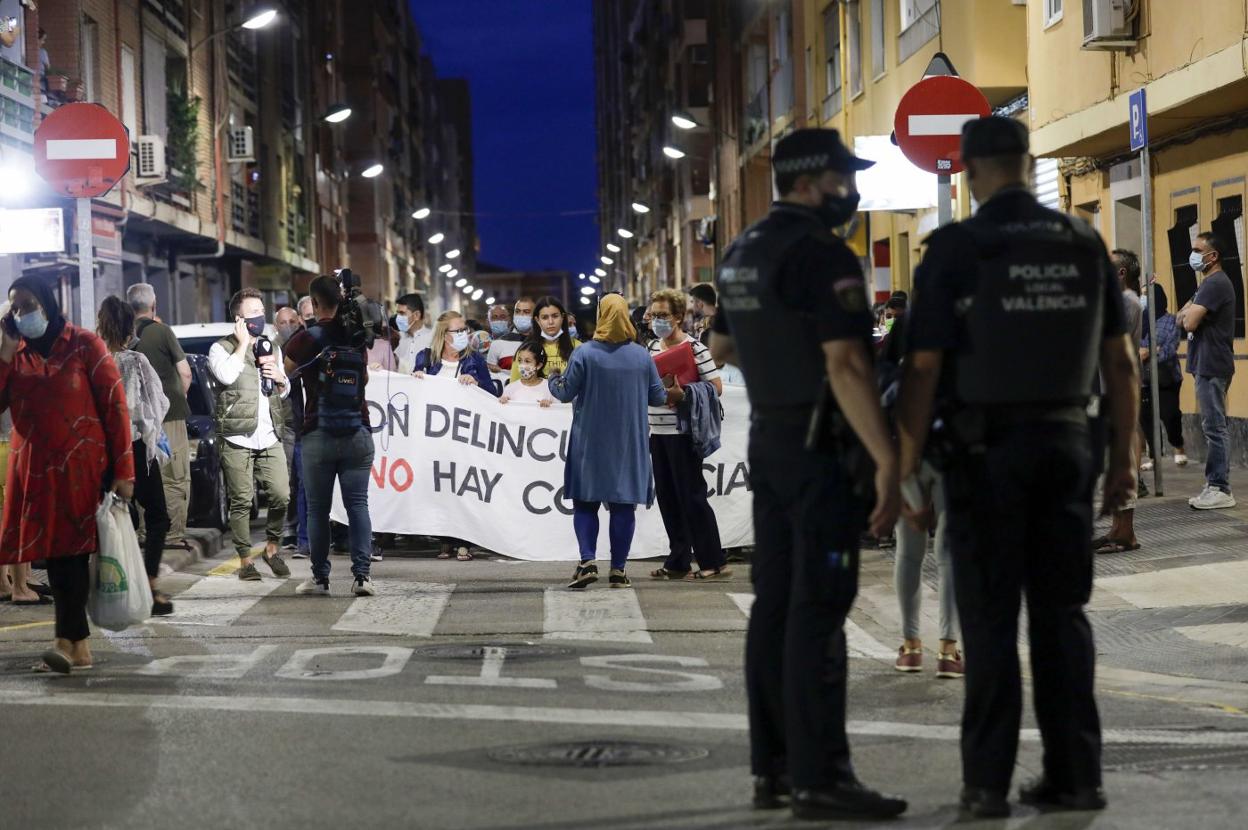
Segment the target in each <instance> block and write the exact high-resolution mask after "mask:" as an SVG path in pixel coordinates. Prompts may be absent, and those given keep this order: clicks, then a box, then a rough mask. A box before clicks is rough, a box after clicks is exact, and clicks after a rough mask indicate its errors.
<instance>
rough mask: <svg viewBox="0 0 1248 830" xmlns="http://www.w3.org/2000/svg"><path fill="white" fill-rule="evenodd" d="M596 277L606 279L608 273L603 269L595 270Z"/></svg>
mask: <svg viewBox="0 0 1248 830" xmlns="http://www.w3.org/2000/svg"><path fill="white" fill-rule="evenodd" d="M594 275H595V276H599V277H605V276H606V275H607V272H606V271H604V270H602V269H601V268H595V269H594Z"/></svg>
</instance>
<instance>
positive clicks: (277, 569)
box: [264, 553, 290, 578]
mask: <svg viewBox="0 0 1248 830" xmlns="http://www.w3.org/2000/svg"><path fill="white" fill-rule="evenodd" d="M264 564H266V565H268V566H269V570H271V571H273V575H274V576H277V577H283V578H284V577H288V576H290V568H288V567H286V563H285V562H283V561H282V555H281V554H280V553H275V554H273V555H272V556H266V557H264Z"/></svg>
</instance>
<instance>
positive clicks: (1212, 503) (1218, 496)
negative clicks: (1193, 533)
mask: <svg viewBox="0 0 1248 830" xmlns="http://www.w3.org/2000/svg"><path fill="white" fill-rule="evenodd" d="M1188 504H1190V505H1191V506H1192V507H1193V508H1195V509H1196V510H1222V509H1224V508H1227V507H1234V506H1235V497H1234V496H1232V495H1231V494H1230V493H1224V492H1222V491H1221V490H1219V489H1218V488H1216V487H1206V488H1205V492H1203V493H1201V494H1200V495H1199V496H1197V497H1196V498H1194V499H1192V500H1191V501H1189V502H1188Z"/></svg>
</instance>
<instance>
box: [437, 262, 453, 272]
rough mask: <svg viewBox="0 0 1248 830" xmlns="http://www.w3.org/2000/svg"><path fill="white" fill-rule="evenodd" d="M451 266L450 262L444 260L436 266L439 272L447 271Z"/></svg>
mask: <svg viewBox="0 0 1248 830" xmlns="http://www.w3.org/2000/svg"><path fill="white" fill-rule="evenodd" d="M451 267H452V266H451V263H449V262H444V263H442V264H441V265H439V266H438V271H439V273H442V274H445V273H446V272H447V271H449V270H451Z"/></svg>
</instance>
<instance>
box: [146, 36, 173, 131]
mask: <svg viewBox="0 0 1248 830" xmlns="http://www.w3.org/2000/svg"><path fill="white" fill-rule="evenodd" d="M165 89H166V87H165V42H164V41H163V40H161V39H160V38H158V37H156V36H154V35H153V34H152V33H151V32H144V33H143V125H144V128H145V131H146V132H147V133H148V134H150V135H158V136H161V137H163V136H164V135H165V132H166V126H167V120H166V113H167V107H166V105H165Z"/></svg>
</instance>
